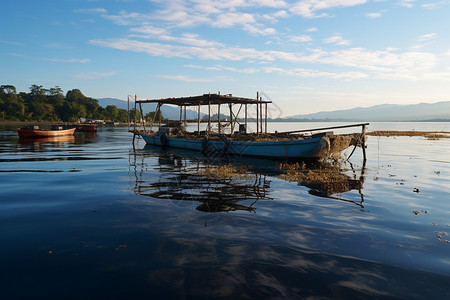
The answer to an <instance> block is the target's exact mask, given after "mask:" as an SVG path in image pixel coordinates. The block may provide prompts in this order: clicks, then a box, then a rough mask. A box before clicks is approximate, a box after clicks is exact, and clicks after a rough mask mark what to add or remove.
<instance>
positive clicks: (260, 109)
mask: <svg viewBox="0 0 450 300" xmlns="http://www.w3.org/2000/svg"><path fill="white" fill-rule="evenodd" d="M262 108H263V106H262V97H259V119H260V120H261V122H260V126H261V130H260V131H259V132H261V133H262V132H263V114H262V110H263V109H262Z"/></svg>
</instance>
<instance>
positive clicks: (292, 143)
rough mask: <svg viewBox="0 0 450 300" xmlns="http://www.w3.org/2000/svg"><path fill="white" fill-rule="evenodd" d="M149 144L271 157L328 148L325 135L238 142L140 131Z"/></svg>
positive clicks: (303, 155) (316, 154)
mask: <svg viewBox="0 0 450 300" xmlns="http://www.w3.org/2000/svg"><path fill="white" fill-rule="evenodd" d="M140 136H141V137H142V138H143V139H144V141H145V142H146V143H147V144H149V145H157V146H165V147H173V148H180V149H187V150H194V151H199V152H203V153H204V154H205V155H211V156H214V155H224V154H231V155H238V156H248V157H261V158H270V159H279V160H284V159H298V158H321V157H323V155H324V154H326V153H328V151H329V150H330V141H329V139H328V138H327V137H317V138H314V137H313V138H308V139H302V140H287V141H267V142H241V141H230V140H228V139H226V138H222V139H221V140H207V139H203V140H201V139H186V138H178V137H177V138H175V137H167V136H158V135H151V134H140Z"/></svg>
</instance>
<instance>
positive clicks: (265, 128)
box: [264, 103, 267, 134]
mask: <svg viewBox="0 0 450 300" xmlns="http://www.w3.org/2000/svg"><path fill="white" fill-rule="evenodd" d="M265 106H266V121H265V126H264V131H265V133H266V134H267V103H266V105H265Z"/></svg>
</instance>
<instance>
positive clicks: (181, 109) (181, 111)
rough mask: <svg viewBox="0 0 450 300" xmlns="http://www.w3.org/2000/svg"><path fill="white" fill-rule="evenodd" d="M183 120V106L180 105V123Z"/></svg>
mask: <svg viewBox="0 0 450 300" xmlns="http://www.w3.org/2000/svg"><path fill="white" fill-rule="evenodd" d="M181 122H183V106H180V125H181Z"/></svg>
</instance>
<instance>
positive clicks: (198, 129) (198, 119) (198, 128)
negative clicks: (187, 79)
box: [197, 101, 201, 135]
mask: <svg viewBox="0 0 450 300" xmlns="http://www.w3.org/2000/svg"><path fill="white" fill-rule="evenodd" d="M200 105H201V101H200V102H199V103H198V115H197V135H200Z"/></svg>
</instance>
